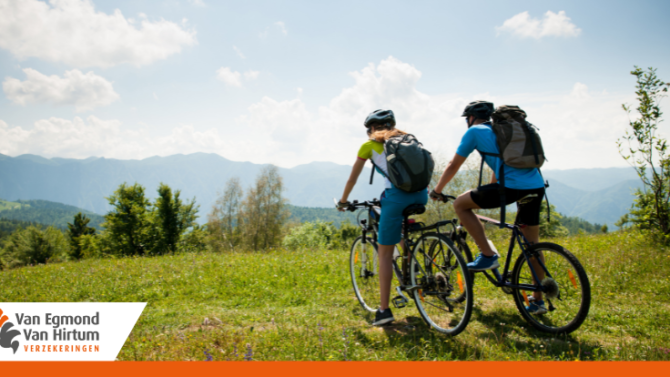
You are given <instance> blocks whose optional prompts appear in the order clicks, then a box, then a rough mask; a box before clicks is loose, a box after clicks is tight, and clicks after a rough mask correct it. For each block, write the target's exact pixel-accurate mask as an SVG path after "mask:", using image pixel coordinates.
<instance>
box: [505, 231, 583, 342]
mask: <svg viewBox="0 0 670 377" xmlns="http://www.w3.org/2000/svg"><path fill="white" fill-rule="evenodd" d="M528 251H529V252H530V253H531V255H538V252H542V254H543V255H544V265H545V266H546V267H547V271H549V274H550V275H551V278H549V277H547V276H545V278H544V279H543V280H542V285H543V286H546V287H550V288H551V291H553V293H550V292H545V293H544V294H543V300H544V301H545V303H546V304H545V305H546V307H547V312H546V313H545V314H540V315H533V314H530V313H529V312H528V310H526V306H527V305H528V303H527V302H528V301H527V300H528V299H527V297H530V295H531V294H532V292H524V291H521V290H516V289H515V290H514V292H513V295H514V302H515V303H516V307H517V309H519V312H520V313H521V316H522V317H523V318H524V319H525V320H526V321H527V322H528V323H530V324H531V326H533V327H535V328H536V329H538V330H540V331H544V332H548V333H566V334H567V333H570V332H572V331H575V330H577V328H579V326H581V324H582V323H583V322H584V320H585V319H586V316H587V315H588V314H589V307H590V305H591V285H590V284H589V279H588V277H587V276H586V272H585V271H584V267H582V265H581V264H580V263H579V261H578V260H577V258H576V257H575V256H574V255H572V253H570V252H569V251H568V250H566V249H564V248H563V247H562V246H559V245H556V244H553V243H549V242H542V243H538V244H535V245H533V246H531V247H530V249H529V250H528ZM536 271H537V269H536ZM512 284H533V276H532V273H531V270H530V267H528V262H527V261H526V258H524V256H523V254H522V255H520V256H519V258H518V259H517V260H516V263H515V264H514V269H513V270H512ZM552 296H553V298H552Z"/></svg>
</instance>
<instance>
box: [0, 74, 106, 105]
mask: <svg viewBox="0 0 670 377" xmlns="http://www.w3.org/2000/svg"><path fill="white" fill-rule="evenodd" d="M23 72H24V73H25V74H26V80H25V81H21V80H19V79H15V78H12V77H7V78H6V79H5V81H4V82H3V83H2V89H3V90H4V92H5V95H6V96H7V98H8V99H9V100H11V101H12V102H14V103H16V104H19V105H27V104H30V103H50V104H54V105H74V106H75V109H76V111H87V110H92V109H93V108H95V107H98V106H106V105H109V104H110V103H112V102H114V101H116V100H117V99H119V95H118V94H117V93H116V92H115V91H114V87H113V86H112V83H111V82H109V81H107V80H105V79H104V78H103V77H100V76H98V75H96V74H94V73H93V72H88V73H85V74H84V73H82V72H81V71H79V70H77V69H73V70H71V71H66V72H65V74H64V75H63V77H59V76H56V75H52V76H47V75H44V74H42V73H40V72H38V71H36V70H34V69H32V68H25V69H24V70H23Z"/></svg>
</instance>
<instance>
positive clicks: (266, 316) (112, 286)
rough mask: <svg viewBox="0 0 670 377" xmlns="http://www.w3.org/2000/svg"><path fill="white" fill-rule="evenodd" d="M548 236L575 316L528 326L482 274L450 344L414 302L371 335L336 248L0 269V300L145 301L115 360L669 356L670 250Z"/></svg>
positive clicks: (618, 237) (630, 235)
mask: <svg viewBox="0 0 670 377" xmlns="http://www.w3.org/2000/svg"><path fill="white" fill-rule="evenodd" d="M551 241H552V242H555V243H559V244H561V245H563V246H565V247H566V248H567V249H568V250H571V251H572V252H573V253H574V254H575V255H576V256H577V257H578V258H579V259H580V261H581V262H582V264H583V265H584V267H585V269H586V271H587V273H588V275H589V278H590V281H591V290H592V295H593V297H592V304H591V310H590V313H589V316H588V319H587V320H586V322H585V323H584V324H583V325H582V326H581V328H579V329H578V330H577V331H575V332H573V333H572V334H570V335H561V336H552V335H547V334H544V333H541V332H538V331H535V330H533V329H531V328H529V326H528V325H527V324H526V323H525V322H524V321H523V320H522V318H521V316H520V315H519V314H518V313H517V310H516V307H515V305H514V302H513V300H512V298H511V296H508V295H506V294H505V293H503V292H502V291H500V290H498V289H495V288H494V287H493V286H491V285H490V284H488V283H487V282H486V283H485V282H484V279H483V277H481V276H478V278H477V284H475V290H474V294H475V305H474V312H473V316H472V320H471V321H470V324H469V325H468V327H467V329H466V330H465V331H464V332H463V333H461V334H460V335H458V336H456V337H448V336H444V335H441V334H438V333H436V332H435V331H432V330H430V328H428V327H427V326H426V324H425V323H424V322H423V321H422V320H421V318H420V316H419V314H418V312H417V311H416V308H415V307H414V306H413V304H410V305H408V307H406V308H404V309H394V314H395V317H396V320H397V321H396V322H395V324H394V325H392V326H389V327H386V328H374V327H372V326H370V322H371V320H372V315H371V314H368V313H366V312H364V311H363V310H362V309H361V307H360V305H359V304H358V301H357V300H356V299H355V297H354V293H353V290H352V288H351V283H350V278H349V270H348V251H347V250H318V249H313V250H312V249H302V250H284V249H277V250H267V251H264V252H257V253H181V254H175V255H167V256H161V257H142V258H119V259H97V260H83V261H79V262H66V263H58V264H49V265H38V266H29V267H23V268H18V269H13V270H6V271H0V285H1V286H2V287H3V289H2V290H1V291H0V301H4V302H12V301H24V302H26V301H27V302H32V301H39V302H49V301H51V302H69V301H105V302H107V301H111V302H147V303H148V304H147V307H146V308H145V310H144V312H143V314H142V316H141V317H140V319H139V321H138V322H137V324H136V326H135V328H134V329H133V331H132V333H131V334H130V337H129V338H128V340H127V341H126V343H125V345H124V346H123V348H122V350H121V352H120V354H119V355H118V359H119V360H206V359H208V358H209V359H212V360H584V361H586V360H670V252H669V250H668V249H666V248H659V247H657V246H651V245H650V243H649V242H648V241H647V240H646V239H645V238H644V237H643V236H641V235H640V234H639V233H637V232H625V231H624V232H614V233H610V234H600V235H578V236H572V237H567V238H558V239H553V240H551ZM501 251H502V250H501ZM503 254H506V253H503Z"/></svg>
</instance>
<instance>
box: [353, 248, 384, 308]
mask: <svg viewBox="0 0 670 377" xmlns="http://www.w3.org/2000/svg"><path fill="white" fill-rule="evenodd" d="M349 271H350V272H351V284H352V285H353V286H354V293H356V298H358V302H360V303H361V306H362V307H363V309H365V310H367V311H369V312H373V313H374V312H375V311H376V310H377V308H378V307H379V305H380V302H379V258H378V256H377V244H376V243H374V242H373V241H372V240H371V239H370V238H366V242H365V243H363V236H359V237H358V238H356V240H354V243H353V245H352V246H351V254H350V256H349Z"/></svg>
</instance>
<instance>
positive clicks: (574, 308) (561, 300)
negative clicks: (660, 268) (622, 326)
mask: <svg viewBox="0 0 670 377" xmlns="http://www.w3.org/2000/svg"><path fill="white" fill-rule="evenodd" d="M453 199H454V197H453V196H447V195H444V196H443V199H442V201H443V202H445V203H446V202H448V201H449V200H453ZM476 216H477V218H479V220H480V221H482V222H484V223H489V224H493V225H496V226H500V222H499V221H498V220H495V219H491V218H488V217H485V216H480V215H476ZM450 224H451V226H452V228H451V230H450V231H449V232H447V233H446V234H447V235H448V237H449V238H450V239H451V240H452V241H453V243H454V244H455V245H456V246H457V248H458V249H459V250H460V251H461V252H462V253H463V254H464V255H465V257H466V258H467V260H468V261H469V262H472V253H471V252H470V248H469V247H468V244H467V242H466V240H465V239H466V237H467V232H466V231H465V229H463V228H462V227H461V226H459V225H458V221H457V220H456V219H454V220H451V221H450ZM503 227H504V228H507V229H510V230H511V231H512V236H511V238H510V242H509V250H508V252H507V258H505V267H504V269H503V272H502V274H501V273H500V271H499V270H498V269H497V268H496V269H493V270H490V271H480V272H471V277H470V279H471V281H472V283H473V284H474V281H475V275H476V274H480V273H481V274H483V275H484V276H486V279H487V280H488V281H490V282H491V283H492V284H493V285H494V286H496V287H499V288H501V289H502V290H503V292H505V293H507V294H511V295H512V296H513V297H514V303H515V304H516V307H517V309H518V310H519V313H521V316H522V317H523V318H524V319H525V320H526V321H527V322H528V323H529V324H530V325H531V326H533V327H534V328H536V329H538V330H540V331H544V332H548V333H570V332H572V331H575V330H577V329H578V328H579V326H581V325H582V323H584V320H586V317H587V315H588V314H589V308H590V306H591V285H590V283H589V279H588V276H587V275H586V271H585V270H584V267H582V265H581V263H579V260H578V259H577V257H575V256H574V255H573V254H572V253H571V252H569V251H568V250H567V249H565V248H564V247H563V246H560V245H557V244H555V243H550V242H540V243H536V244H533V245H530V244H529V242H528V240H527V239H526V237H524V235H523V233H521V229H522V228H523V227H524V225H513V224H508V223H505V224H503ZM515 244H518V245H519V248H520V249H521V255H519V257H518V258H517V259H516V262H515V263H514V267H513V268H512V270H511V272H510V265H511V261H512V252H513V250H514V245H515ZM529 261H530V262H529ZM529 292H542V294H543V297H544V300H546V301H547V304H548V305H547V312H546V313H544V314H531V313H529V312H528V310H527V309H526V307H528V306H529V305H530V301H531V300H533V296H532V294H531V295H529Z"/></svg>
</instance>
